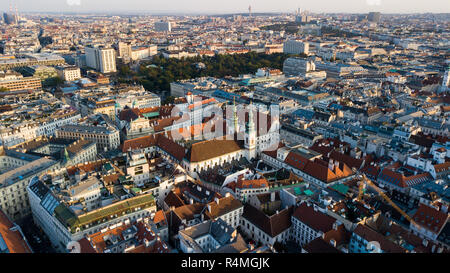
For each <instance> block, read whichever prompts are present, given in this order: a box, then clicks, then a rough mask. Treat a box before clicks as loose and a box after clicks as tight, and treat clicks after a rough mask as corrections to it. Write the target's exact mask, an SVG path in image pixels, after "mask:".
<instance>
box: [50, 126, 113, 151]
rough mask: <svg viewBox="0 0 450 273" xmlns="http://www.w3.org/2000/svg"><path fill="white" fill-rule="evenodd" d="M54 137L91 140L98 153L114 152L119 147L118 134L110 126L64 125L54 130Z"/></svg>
mask: <svg viewBox="0 0 450 273" xmlns="http://www.w3.org/2000/svg"><path fill="white" fill-rule="evenodd" d="M56 137H57V138H63V139H82V138H83V139H86V140H91V141H93V142H96V143H97V150H98V151H99V152H103V151H110V150H114V149H117V148H118V147H119V145H120V133H119V131H118V130H117V129H115V128H113V127H111V126H108V127H103V126H89V125H65V126H62V127H60V128H58V129H57V130H56Z"/></svg>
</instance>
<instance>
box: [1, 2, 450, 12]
mask: <svg viewBox="0 0 450 273" xmlns="http://www.w3.org/2000/svg"><path fill="white" fill-rule="evenodd" d="M11 3H12V6H13V7H14V6H15V5H17V8H18V10H19V12H80V13H85V12H117V13H119V12H136V11H139V12H149V13H185V14H188V13H196V14H197V13H206V14H222V13H237V12H240V13H243V12H247V11H248V7H249V5H251V6H252V10H253V12H293V11H294V10H296V9H298V8H302V9H303V10H308V11H311V12H315V13H322V12H323V13H333V12H346V13H366V12H369V11H379V12H382V13H425V12H435V13H450V0H0V10H1V11H8V10H9V9H10V5H11Z"/></svg>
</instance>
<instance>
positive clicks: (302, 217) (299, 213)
mask: <svg viewBox="0 0 450 273" xmlns="http://www.w3.org/2000/svg"><path fill="white" fill-rule="evenodd" d="M292 217H295V218H296V219H298V220H299V221H300V222H302V223H303V224H305V225H307V226H309V227H310V228H312V229H314V230H316V231H321V232H323V233H325V232H328V231H330V230H332V229H333V224H334V223H335V222H336V219H334V218H333V217H331V216H329V215H327V214H325V213H323V212H321V211H319V210H318V209H315V208H314V206H313V205H309V204H307V203H306V202H303V203H302V204H300V206H298V207H297V208H296V209H295V211H294V214H293V215H292Z"/></svg>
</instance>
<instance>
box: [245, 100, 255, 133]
mask: <svg viewBox="0 0 450 273" xmlns="http://www.w3.org/2000/svg"><path fill="white" fill-rule="evenodd" d="M249 108H250V110H249V112H248V122H247V124H246V128H245V129H246V132H247V133H248V134H250V133H252V132H253V131H255V122H254V120H253V104H252V102H250V105H249Z"/></svg>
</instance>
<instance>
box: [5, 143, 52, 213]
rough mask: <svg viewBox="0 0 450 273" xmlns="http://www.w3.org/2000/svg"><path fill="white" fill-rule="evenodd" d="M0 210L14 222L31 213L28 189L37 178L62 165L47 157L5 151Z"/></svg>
mask: <svg viewBox="0 0 450 273" xmlns="http://www.w3.org/2000/svg"><path fill="white" fill-rule="evenodd" d="M0 164H1V170H2V171H1V174H0V181H1V182H0V209H1V210H3V212H4V213H5V214H6V215H8V217H9V218H10V219H12V220H13V221H17V220H20V219H22V218H23V217H25V216H26V215H28V214H29V213H30V205H29V202H28V194H27V191H26V187H27V186H28V183H29V182H30V180H31V179H32V178H33V177H34V176H36V175H41V174H44V173H48V172H51V171H53V170H56V169H59V168H60V164H59V163H58V162H57V161H55V160H52V159H49V158H45V157H38V156H32V155H28V154H23V153H19V152H15V151H12V150H5V149H3V148H2V153H1V154H0Z"/></svg>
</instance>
